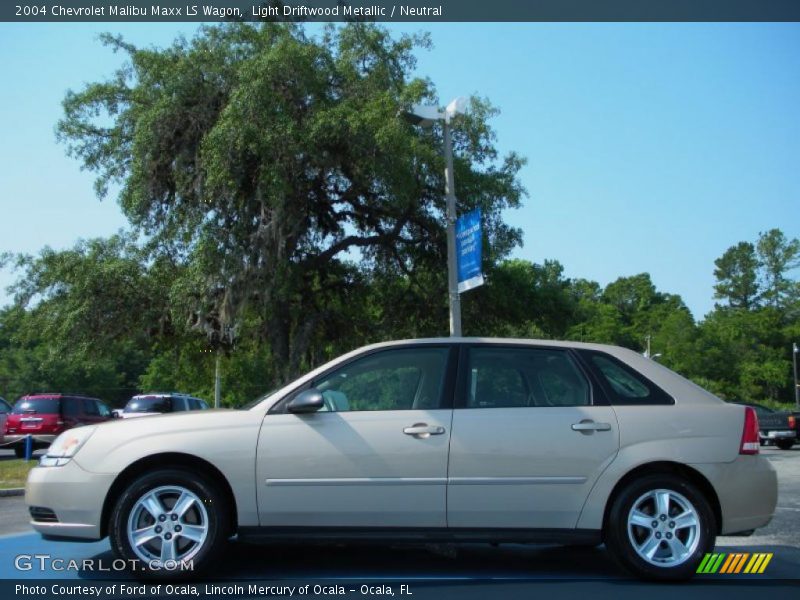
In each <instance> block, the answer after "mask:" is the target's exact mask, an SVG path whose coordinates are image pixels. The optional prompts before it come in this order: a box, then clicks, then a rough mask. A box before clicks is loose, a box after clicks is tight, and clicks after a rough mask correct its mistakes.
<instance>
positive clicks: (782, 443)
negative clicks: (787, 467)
mask: <svg viewBox="0 0 800 600" xmlns="http://www.w3.org/2000/svg"><path fill="white" fill-rule="evenodd" d="M775 445H776V446H778V448H780V449H781V450H791V449H792V446H794V440H778V441H776V442H775Z"/></svg>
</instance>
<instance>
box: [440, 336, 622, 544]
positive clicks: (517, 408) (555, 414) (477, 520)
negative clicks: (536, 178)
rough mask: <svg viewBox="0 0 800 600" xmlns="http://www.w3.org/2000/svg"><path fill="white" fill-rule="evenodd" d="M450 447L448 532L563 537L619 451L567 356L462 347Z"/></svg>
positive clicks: (605, 414) (610, 421)
mask: <svg viewBox="0 0 800 600" xmlns="http://www.w3.org/2000/svg"><path fill="white" fill-rule="evenodd" d="M464 354H465V355H466V357H465V360H464V361H463V362H464V363H465V364H464V368H462V369H460V375H459V386H458V392H457V396H456V405H455V410H454V412H453V430H452V434H451V443H450V463H449V480H448V493H447V518H448V524H449V526H450V527H493V528H546V529H571V528H574V527H575V526H576V523H577V520H578V517H579V515H580V511H581V508H582V506H583V503H584V501H585V500H586V498H587V496H588V494H589V491H590V490H591V488H592V486H593V485H594V483H595V481H596V480H597V478H598V476H599V475H600V473H602V471H603V470H604V469H605V468H606V467H607V466H608V465H609V464H610V463H611V461H612V460H613V459H614V457H615V456H616V454H617V451H618V448H619V434H618V428H617V420H616V416H615V414H614V411H613V409H612V408H611V407H610V406H607V405H602V404H601V401H602V400H601V397H600V395H599V394H595V395H593V393H592V392H593V390H592V385H591V383H590V380H589V379H588V378H587V375H586V374H585V371H584V370H583V369H582V368H581V367H580V365H579V362H578V359H577V358H576V357H575V356H574V355H573V354H572V353H571V352H570V351H569V350H567V349H563V348H545V347H532V346H523V345H519V346H502V347H501V346H492V345H481V346H470V347H468V348H467V347H465V349H464Z"/></svg>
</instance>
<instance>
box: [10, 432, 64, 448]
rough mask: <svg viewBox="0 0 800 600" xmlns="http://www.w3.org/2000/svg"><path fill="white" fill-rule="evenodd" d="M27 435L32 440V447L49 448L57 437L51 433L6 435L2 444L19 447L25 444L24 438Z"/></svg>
mask: <svg viewBox="0 0 800 600" xmlns="http://www.w3.org/2000/svg"><path fill="white" fill-rule="evenodd" d="M28 435H30V436H31V437H32V438H33V445H34V446H39V447H43V446H49V445H50V444H52V443H53V440H54V439H56V438H57V437H58V436H57V435H56V434H53V433H30V434H27V433H7V434H6V435H5V438H4V440H3V442H4V443H5V444H9V445H13V446H16V445H17V444H19V445H20V446H21V445H22V444H24V443H25V438H26V437H28Z"/></svg>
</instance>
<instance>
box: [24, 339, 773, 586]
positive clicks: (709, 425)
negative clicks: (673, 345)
mask: <svg viewBox="0 0 800 600" xmlns="http://www.w3.org/2000/svg"><path fill="white" fill-rule="evenodd" d="M758 451H759V441H758V421H757V419H756V415H755V413H754V411H753V409H752V408H749V407H745V406H738V405H733V404H726V403H724V402H722V401H721V400H719V399H718V398H716V397H715V396H713V395H711V394H710V393H708V392H706V391H705V390H703V389H702V388H700V387H698V386H696V385H694V384H693V383H691V382H689V381H687V380H686V379H684V378H683V377H681V376H679V375H677V374H676V373H674V372H672V371H670V370H669V369H667V368H665V367H663V366H661V365H659V364H657V363H656V362H654V361H651V360H649V359H647V358H644V357H642V356H640V355H638V354H636V353H635V352H632V351H630V350H626V349H623V348H617V347H613V346H603V345H598V344H582V343H573V342H569V343H567V342H553V341H535V340H497V339H477V338H443V339H426V340H411V341H401V342H388V343H383V344H376V345H373V346H367V347H365V348H361V349H359V350H356V351H354V352H351V353H349V354H347V355H345V356H342V357H340V358H338V359H336V360H334V361H332V362H330V363H328V364H326V365H323V366H322V367H320V368H318V369H316V370H314V371H312V372H311V373H309V374H307V375H305V376H303V377H301V378H300V379H298V380H296V381H295V382H293V383H291V384H289V385H287V386H285V387H283V388H282V389H280V390H278V391H275V392H272V393H269V394H268V395H266V396H265V397H263V398H261V399H260V400H258V401H257V402H256V403H255V404H253V405H252V406H251V407H248V408H246V409H244V410H226V411H219V410H216V411H199V412H189V413H177V414H169V415H163V416H154V417H149V418H147V419H130V420H127V419H126V420H117V421H111V422H108V423H104V424H101V425H94V426H90V427H80V428H77V429H72V430H69V431H67V432H65V433H64V434H62V435H61V436H60V437H59V438H58V439H57V440H56V441H55V442H54V443H53V444H52V446H51V447H50V449H49V450H48V452H47V455H46V456H44V457H43V458H42V460H41V463H40V465H39V466H38V467H36V468H34V469H32V470H31V473H30V475H29V477H28V484H27V488H26V494H25V499H26V502H27V504H28V506H29V507H30V514H31V517H32V525H33V527H34V528H35V529H36V530H37V531H39V532H41V533H42V534H44V535H45V536H46V537H54V538H73V539H84V540H86V539H88V540H97V539H101V538H103V537H104V536H106V535H108V536H110V538H111V545H112V548H113V550H114V552H115V553H116V554H117V555H119V556H120V557H122V558H124V559H127V560H128V561H130V564H140V565H144V566H143V567H141V568H142V569H144V572H145V573H146V574H147V575H148V576H155V577H158V576H163V577H174V576H177V575H178V572H177V571H174V570H169V569H168V568H165V567H168V566H169V565H170V564H173V565H174V564H175V561H177V562H179V563H183V564H187V563H188V562H189V561H191V563H192V565H193V568H194V571H193V573H195V574H197V573H198V572H199V571H202V569H203V568H204V567H208V566H209V565H210V564H212V563H213V562H214V558H215V557H216V556H217V555H218V554H219V552H220V551H221V550H223V549H224V546H225V544H226V541H227V540H228V538H229V537H231V536H233V535H238V536H239V538H240V539H247V540H258V539H271V540H274V539H281V538H284V539H286V538H291V539H293V540H297V539H302V538H307V539H327V540H331V539H335V540H343V541H346V540H353V539H372V540H391V541H398V540H406V541H420V540H424V541H449V542H459V541H470V542H475V541H485V542H559V543H560V542H563V543H568V544H600V543H605V544H606V546H607V547H608V549H609V550H610V551H611V552H612V554H613V555H614V556H615V557H616V559H617V560H618V561H619V563H621V564H622V565H623V566H624V567H625V568H627V569H628V570H629V571H631V572H633V573H634V574H637V575H639V576H642V577H648V578H658V579H680V578H687V577H690V576H691V575H692V574H693V573H694V571H695V569H696V568H697V565H698V563H699V562H700V560H701V559H702V557H703V555H704V554H705V553H706V552H710V551H711V550H712V549H713V547H714V540H715V537H716V536H717V535H719V534H727V535H731V534H737V533H739V534H747V533H751V532H752V531H753V530H754V529H755V528H757V527H762V526H764V525H766V524H767V523H768V522H769V520H770V518H771V517H772V513H773V511H774V509H775V503H776V499H777V480H776V475H775V471H774V470H773V468H772V467H771V466H770V464H769V462H768V461H767V460H765V459H764V458H762V457H760V456H758ZM133 561H137V562H133Z"/></svg>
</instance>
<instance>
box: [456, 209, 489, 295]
mask: <svg viewBox="0 0 800 600" xmlns="http://www.w3.org/2000/svg"><path fill="white" fill-rule="evenodd" d="M482 240H483V236H482V235H481V209H480V208H476V209H475V210H473V211H472V212H468V213H467V214H465V215H461V216H460V217H459V218H458V220H456V258H457V262H458V293H459V294H460V293H462V292H466V291H469V290H471V289H473V288H476V287H478V286H479V285H483V273H482V272H481V250H482V248H481V246H482Z"/></svg>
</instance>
